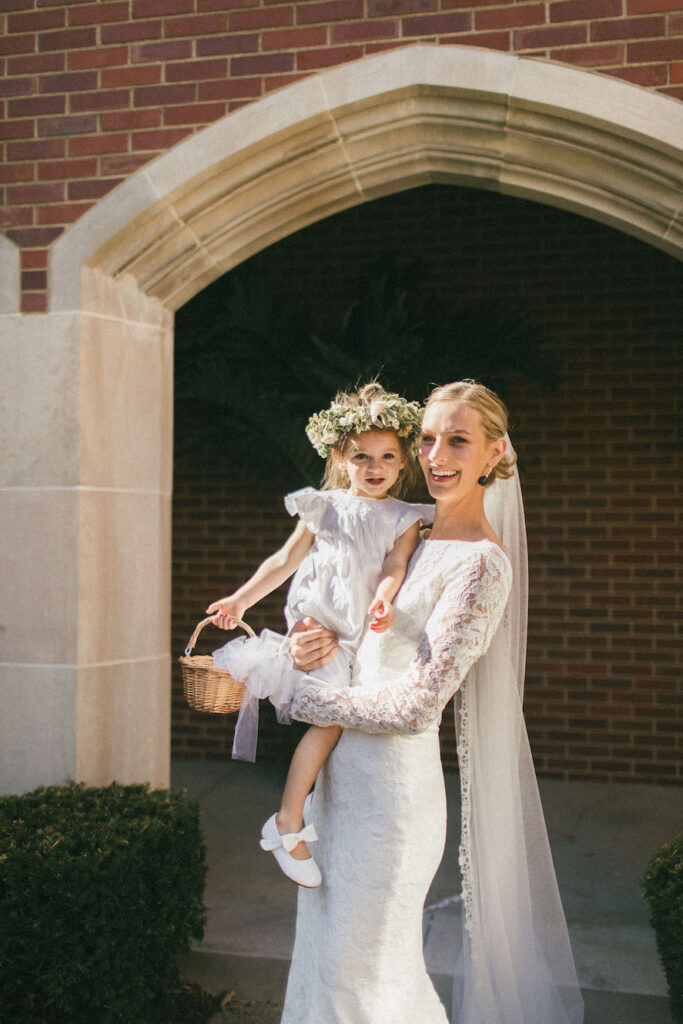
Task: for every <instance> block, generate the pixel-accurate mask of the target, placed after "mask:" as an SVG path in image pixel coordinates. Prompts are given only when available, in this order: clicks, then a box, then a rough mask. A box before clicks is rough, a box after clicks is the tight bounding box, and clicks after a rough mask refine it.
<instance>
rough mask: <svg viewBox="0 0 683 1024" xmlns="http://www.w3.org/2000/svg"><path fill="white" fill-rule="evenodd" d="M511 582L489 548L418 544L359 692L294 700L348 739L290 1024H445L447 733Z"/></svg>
mask: <svg viewBox="0 0 683 1024" xmlns="http://www.w3.org/2000/svg"><path fill="white" fill-rule="evenodd" d="M510 575H511V574H510V567H509V564H508V562H507V559H506V557H505V555H504V554H503V553H502V552H501V551H500V549H499V548H498V547H497V546H496V545H494V544H491V543H489V542H483V543H481V544H464V543H463V544H461V543H458V542H448V543H442V542H433V541H427V542H422V543H421V544H420V545H419V547H418V549H417V551H416V553H415V555H414V556H413V559H412V561H411V564H410V567H409V571H408V575H407V577H406V580H405V582H404V584H403V587H402V588H401V591H400V593H399V595H398V596H397V599H396V602H395V610H396V615H395V618H394V623H393V626H392V628H391V629H390V630H388V631H387V632H386V633H383V634H374V633H368V634H366V636H365V637H364V639H363V642H362V644H361V646H360V648H359V651H358V656H357V659H356V665H355V669H354V680H353V682H354V685H353V686H352V688H351V689H350V690H348V689H347V690H343V689H339V690H337V691H334V690H333V689H331V688H328V687H325V688H315V687H307V688H304V689H302V690H301V691H299V693H298V695H297V697H296V698H295V705H296V714H297V716H298V717H301V718H305V719H306V720H311V719H312V720H313V721H315V722H317V723H319V724H328V723H330V722H332V721H334V722H337V723H339V724H345V725H346V726H347V728H346V729H345V731H344V732H343V734H342V737H341V739H340V741H339V743H338V744H337V747H336V748H335V750H334V751H333V753H332V754H331V756H330V757H329V758H328V761H327V763H326V765H325V766H324V767H323V770H322V772H321V773H320V776H319V778H318V781H317V783H316V788H315V792H314V798H313V803H312V808H311V820H313V821H314V822H315V826H316V830H317V831H318V834H319V836H320V841H319V842H318V843H316V850H315V856H316V859H317V860H318V861H319V863H320V867H321V871H322V873H323V884H322V886H321V887H320V888H319V889H315V890H301V891H300V893H299V904H298V913H297V930H296V941H295V947H294V953H293V958H292V967H291V970H290V976H289V981H288V986H287V996H286V1000H285V1007H284V1013H283V1017H282V1024H323V1022H324V1024H415V1022H416V1021H419V1022H420V1024H448V1018H447V1015H446V1012H445V1010H444V1007H443V1005H442V1003H441V1001H440V999H439V997H438V995H437V993H436V991H435V990H434V987H433V985H432V983H431V981H430V979H429V976H428V975H427V972H426V968H425V965H424V957H423V952H422V910H423V906H424V901H425V898H426V895H427V891H428V889H429V885H430V884H431V880H432V878H433V876H434V874H435V872H436V869H437V867H438V865H439V862H440V860H441V856H442V853H443V846H444V841H445V832H446V803H445V792H444V784H443V772H442V769H441V758H440V752H439V739H438V722H439V718H440V716H441V711H442V709H443V707H444V705H445V703H446V702H447V700H448V699H449V697H450V696H451V695H452V694H453V692H455V690H457V689H458V687H460V686H461V685H462V681H463V679H464V677H465V675H466V672H467V669H468V667H469V665H470V664H471V663H472V659H474V658H476V657H477V655H478V653H479V652H481V651H482V650H484V649H485V648H486V646H487V644H488V643H489V642H490V637H491V635H492V634H493V632H494V631H495V628H496V622H497V621H500V616H501V615H502V612H503V608H504V605H505V600H506V595H507V591H508V589H509V585H510ZM406 681H407V685H406ZM384 690H389V691H390V692H391V695H390V696H387V695H386V694H384V693H383V692H382V691H384ZM387 722H389V723H390V728H387ZM477 1024H479V1022H477Z"/></svg>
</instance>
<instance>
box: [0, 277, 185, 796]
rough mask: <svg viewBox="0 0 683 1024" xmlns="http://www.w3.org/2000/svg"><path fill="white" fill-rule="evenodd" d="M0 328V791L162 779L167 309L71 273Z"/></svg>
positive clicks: (166, 700)
mask: <svg viewBox="0 0 683 1024" xmlns="http://www.w3.org/2000/svg"><path fill="white" fill-rule="evenodd" d="M82 298H83V301H82V304H81V305H82V308H81V309H78V310H74V311H69V312H53V313H49V314H45V315H31V316H21V315H18V314H7V315H5V316H3V317H2V320H1V322H0V327H1V332H2V333H1V336H0V337H1V341H0V374H1V376H2V380H3V392H4V400H3V403H2V407H1V408H0V432H1V434H2V438H3V448H4V452H3V457H2V460H1V463H2V465H1V469H0V472H1V474H2V476H1V477H0V486H1V488H2V489H1V490H0V559H1V561H2V565H3V566H4V573H3V575H4V588H3V589H4V594H3V602H2V605H3V609H4V614H3V616H2V620H1V622H0V651H1V653H0V666H1V672H0V791H2V792H5V793H7V792H21V791H24V790H27V789H30V788H32V787H33V786H36V785H39V784H53V783H61V782H63V781H65V780H67V779H77V780H82V781H85V782H87V783H89V784H92V785H101V784H105V783H107V782H109V781H111V780H113V779H116V780H118V781H120V782H124V783H125V782H132V781H147V782H151V783H152V784H153V785H155V786H163V785H167V784H168V778H169V745H170V695H169V678H170V664H169V661H170V654H169V619H170V528H171V488H172V462H171V455H172V452H171V449H172V435H171V430H172V315H171V314H170V313H168V312H167V311H166V310H165V309H164V308H163V306H161V304H160V303H158V302H156V301H154V300H149V299H147V298H146V297H145V296H144V295H142V294H141V293H139V292H138V291H137V290H136V289H135V287H131V286H130V285H126V284H124V285H115V284H114V283H113V282H111V281H108V280H107V279H106V278H104V277H103V276H102V275H98V274H97V272H95V271H90V270H87V269H86V270H84V272H83V280H82Z"/></svg>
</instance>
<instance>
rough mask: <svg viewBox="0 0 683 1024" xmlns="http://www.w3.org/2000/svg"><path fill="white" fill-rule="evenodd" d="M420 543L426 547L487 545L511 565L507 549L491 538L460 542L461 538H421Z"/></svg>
mask: <svg viewBox="0 0 683 1024" xmlns="http://www.w3.org/2000/svg"><path fill="white" fill-rule="evenodd" d="M420 543H421V544H424V545H428V544H434V545H436V544H464V545H466V546H467V547H469V548H474V547H477V546H479V545H480V544H487V545H488V546H489V547H490V548H493V550H494V551H497V552H498V553H499V554H500V555H502V557H503V558H504V559H505V561H506V562H507V563H508V564H511V563H510V558H509V556H508V553H507V551H506V550H505V548H502V547H501V546H500V544H496V542H495V540H491V539H490V538H489V537H482V538H481V539H480V540H460V539H459V538H453V539H448V538H441V537H437V538H435V539H434V540H432V538H431V537H421V538H420Z"/></svg>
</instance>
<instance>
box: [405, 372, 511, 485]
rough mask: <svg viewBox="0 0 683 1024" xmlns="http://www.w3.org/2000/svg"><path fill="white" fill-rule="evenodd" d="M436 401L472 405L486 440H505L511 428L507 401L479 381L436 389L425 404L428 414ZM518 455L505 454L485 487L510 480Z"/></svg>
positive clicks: (444, 385) (466, 381)
mask: <svg viewBox="0 0 683 1024" xmlns="http://www.w3.org/2000/svg"><path fill="white" fill-rule="evenodd" d="M436 402H458V403H463V404H464V405H469V406H471V408H473V409H476V410H477V412H478V413H479V414H480V415H481V421H482V426H483V428H484V435H485V436H486V440H487V441H499V440H500V439H501V437H505V435H506V434H507V429H508V411H507V408H506V407H505V404H504V402H502V401H501V399H500V398H499V397H498V395H497V394H496V393H495V391H491V389H490V388H487V387H486V386H485V385H484V384H480V383H479V382H478V381H476V380H469V379H466V380H457V381H454V382H453V383H452V384H443V385H441V387H438V388H434V390H433V391H432V393H431V394H430V396H429V398H428V399H427V401H426V403H425V411H426V410H427V409H428V408H429V407H430V405H434V404H435V403H436ZM516 462H517V456H516V455H515V454H514V453H512V454H511V455H510V454H508V452H506V453H505V455H503V457H502V459H500V460H499V461H498V462H497V463H496V464H495V466H493V467H492V469H491V471H490V472H489V474H488V479H487V481H486V484H485V485H484V486H485V487H489V486H490V485H491V484H492V483H493V481H494V480H496V479H499V480H507V479H508V477H510V476H512V474H513V472H514V468H515V463H516Z"/></svg>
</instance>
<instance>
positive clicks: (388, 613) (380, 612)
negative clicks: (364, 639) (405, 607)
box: [368, 598, 394, 633]
mask: <svg viewBox="0 0 683 1024" xmlns="http://www.w3.org/2000/svg"><path fill="white" fill-rule="evenodd" d="M368 615H372V616H373V619H372V622H371V623H370V629H372V630H373V631H374V632H375V633H383V632H384V630H385V629H388V628H389V626H390V625H391V623H392V622H393V620H394V608H393V605H392V603H391V601H385V600H384V599H383V598H378V600H377V601H373V602H372V604H371V605H370V607H369V608H368Z"/></svg>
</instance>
